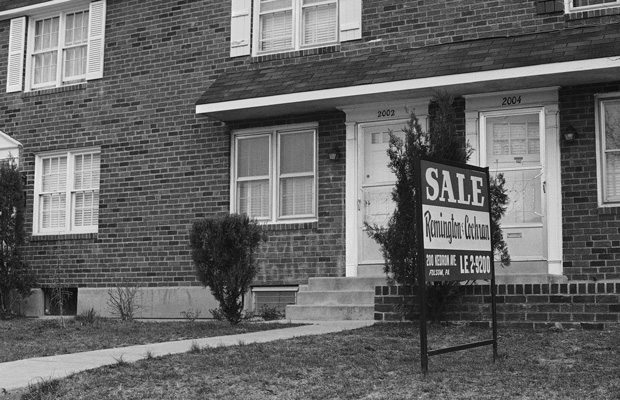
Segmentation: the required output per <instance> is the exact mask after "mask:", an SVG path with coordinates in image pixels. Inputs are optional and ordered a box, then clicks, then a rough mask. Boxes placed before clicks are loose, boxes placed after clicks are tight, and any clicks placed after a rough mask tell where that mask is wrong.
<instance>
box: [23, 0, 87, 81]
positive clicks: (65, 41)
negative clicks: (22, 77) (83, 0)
mask: <svg viewBox="0 0 620 400" xmlns="http://www.w3.org/2000/svg"><path fill="white" fill-rule="evenodd" d="M32 25H33V30H32V36H33V40H34V43H33V49H32V55H31V60H30V65H31V66H32V88H33V89H37V88H41V87H46V86H61V85H62V84H63V83H69V82H71V81H76V80H83V79H84V78H85V75H86V48H87V45H88V11H79V12H73V13H66V14H61V15H60V16H57V17H52V18H43V19H39V20H35V21H34V23H33V24H32Z"/></svg>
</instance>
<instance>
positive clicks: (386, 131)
mask: <svg viewBox="0 0 620 400" xmlns="http://www.w3.org/2000/svg"><path fill="white" fill-rule="evenodd" d="M404 126H405V122H404V121H403V122H396V123H394V122H390V123H383V124H369V125H363V126H361V146H360V147H359V160H360V163H359V165H360V167H361V168H360V169H359V176H358V182H359V188H358V199H357V209H358V260H359V264H380V265H383V263H384V259H383V256H382V255H381V249H380V247H379V245H378V244H377V242H375V240H374V239H372V238H371V237H370V236H368V232H367V230H368V229H367V228H366V224H368V225H371V226H375V225H376V226H379V227H384V226H386V225H387V223H388V221H389V219H390V217H391V216H392V214H393V213H394V202H393V201H392V190H393V188H394V183H395V175H394V174H393V173H392V171H391V170H390V168H389V167H388V163H389V161H390V159H389V157H388V155H387V150H388V148H389V140H390V132H392V133H393V134H395V135H397V136H399V137H401V138H404V137H405V134H404V132H403V131H402V129H403V127H404Z"/></svg>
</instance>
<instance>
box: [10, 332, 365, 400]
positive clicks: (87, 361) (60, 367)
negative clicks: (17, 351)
mask: <svg viewBox="0 0 620 400" xmlns="http://www.w3.org/2000/svg"><path fill="white" fill-rule="evenodd" d="M292 322H294V323H307V324H309V325H303V326H298V327H293V328H283V329H274V330H269V331H260V332H252V333H244V334H240V335H230V336H218V337H212V338H204V339H188V340H179V341H175V342H164V343H153V344H145V345H139V346H128V347H120V348H115V349H106V350H95V351H88V352H84V353H75V354H63V355H59V356H51V357H39V358H29V359H26V360H19V361H11V362H6V363H0V399H2V398H3V393H4V394H6V393H8V394H10V393H11V392H12V391H14V390H17V389H23V388H26V387H28V385H30V384H36V383H39V382H41V381H44V380H50V379H56V378H63V377H66V376H69V375H71V374H75V373H77V372H80V371H85V370H88V369H93V368H98V367H102V366H104V365H111V364H115V363H117V362H118V361H119V360H121V359H122V360H123V361H126V362H134V361H138V360H141V359H143V358H146V356H147V354H150V355H151V356H153V357H158V356H163V355H167V354H178V353H186V352H188V351H189V350H190V348H191V347H192V345H193V344H194V343H196V344H197V345H198V346H200V347H207V346H210V347H217V346H234V345H237V344H239V343H244V344H250V343H264V342H271V341H274V340H282V339H290V338H294V337H299V336H310V335H322V334H326V333H334V332H340V331H344V330H350V329H357V328H362V327H365V326H370V325H372V324H374V322H375V321H309V322H304V321H292Z"/></svg>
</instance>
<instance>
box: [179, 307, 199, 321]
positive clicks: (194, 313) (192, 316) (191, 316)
mask: <svg viewBox="0 0 620 400" xmlns="http://www.w3.org/2000/svg"><path fill="white" fill-rule="evenodd" d="M180 314H181V316H183V318H185V319H186V320H188V321H189V322H194V321H196V319H198V318H199V317H200V314H202V311H200V310H198V309H196V310H194V309H193V308H190V309H189V310H186V311H181V312H180Z"/></svg>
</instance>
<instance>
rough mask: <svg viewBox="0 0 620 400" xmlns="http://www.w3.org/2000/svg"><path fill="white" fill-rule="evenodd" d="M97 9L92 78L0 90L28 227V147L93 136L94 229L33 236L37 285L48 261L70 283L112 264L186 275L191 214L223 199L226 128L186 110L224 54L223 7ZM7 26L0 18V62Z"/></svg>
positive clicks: (120, 5)
mask: <svg viewBox="0 0 620 400" xmlns="http://www.w3.org/2000/svg"><path fill="white" fill-rule="evenodd" d="M107 8H108V12H107V24H106V47H105V60H104V78H103V79H101V80H95V81H89V82H87V83H85V84H81V85H78V86H76V87H71V88H63V89H55V90H46V91H40V92H33V93H11V94H3V96H2V99H0V115H1V116H2V119H3V122H4V123H3V126H2V130H3V131H4V132H7V133H8V134H9V135H11V136H12V137H14V138H15V139H17V140H19V141H20V142H21V143H22V144H23V146H24V148H23V160H22V164H21V165H22V166H23V168H24V170H25V172H26V173H27V175H28V184H27V187H26V189H27V195H28V201H27V210H28V214H27V216H28V221H27V226H26V229H27V232H28V233H30V232H31V231H32V209H33V185H34V162H35V155H36V154H38V153H40V152H45V151H51V150H57V149H74V148H80V147H86V146H99V147H101V183H100V184H101V187H100V219H99V231H98V234H90V235H66V236H42V237H40V236H37V237H34V236H33V237H32V238H30V243H29V245H28V249H27V252H26V254H25V257H26V260H27V261H28V262H29V263H30V264H31V265H32V267H33V268H34V271H35V273H36V274H37V276H38V278H39V282H40V283H41V284H43V285H45V284H46V283H47V282H48V281H49V278H50V266H54V265H57V264H58V265H60V267H61V276H60V277H61V279H63V280H64V282H65V283H66V284H68V285H70V286H73V285H79V286H82V287H105V286H109V285H110V283H113V282H116V281H118V279H119V276H120V275H126V276H129V277H131V278H133V279H135V280H138V281H140V282H142V283H143V284H144V285H145V286H181V285H182V286H197V285H199V283H198V282H197V281H196V279H195V277H194V271H193V265H192V263H191V258H190V249H189V235H188V231H189V228H190V226H191V222H192V221H194V220H195V219H197V218H200V217H203V216H206V215H211V214H214V213H220V212H227V211H228V209H229V208H228V207H229V202H228V196H229V186H230V180H229V171H230V164H229V155H230V136H229V134H228V130H227V128H226V127H225V125H224V124H222V123H220V122H217V121H212V120H209V119H207V118H205V117H203V116H197V115H196V113H195V102H196V100H197V99H198V98H199V97H200V94H201V93H202V92H203V91H204V90H206V87H207V82H208V81H209V79H211V78H212V77H214V76H215V75H217V74H218V73H219V72H218V70H217V69H216V68H214V65H221V66H222V67H223V68H225V67H226V65H227V64H226V63H227V60H226V56H227V54H228V51H229V50H228V46H229V43H228V41H229V34H228V33H227V29H228V28H227V27H228V25H229V24H230V10H229V6H228V5H226V4H223V3H217V2H216V3H213V4H211V3H209V2H195V1H193V2H187V1H178V2H177V1H173V2H170V1H151V2H144V1H138V0H131V1H127V0H123V1H120V0H108V7H107ZM8 27H9V21H0V42H1V43H3V47H2V51H0V69H1V70H3V71H6V60H7V56H6V51H7V43H8ZM0 79H1V81H0V86H2V87H4V85H5V83H6V74H0Z"/></svg>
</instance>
